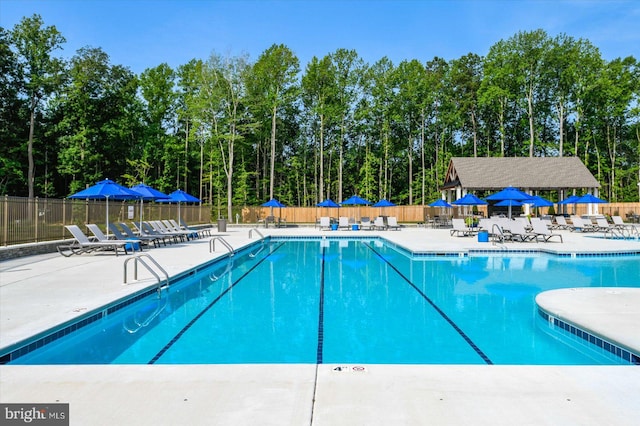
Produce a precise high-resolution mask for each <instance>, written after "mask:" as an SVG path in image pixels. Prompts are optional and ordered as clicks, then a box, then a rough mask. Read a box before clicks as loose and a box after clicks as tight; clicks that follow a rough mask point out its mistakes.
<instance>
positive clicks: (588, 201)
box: [575, 194, 607, 214]
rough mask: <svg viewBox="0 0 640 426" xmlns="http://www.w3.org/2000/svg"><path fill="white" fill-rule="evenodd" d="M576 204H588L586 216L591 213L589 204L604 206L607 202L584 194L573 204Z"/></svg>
mask: <svg viewBox="0 0 640 426" xmlns="http://www.w3.org/2000/svg"><path fill="white" fill-rule="evenodd" d="M575 203H576V204H589V206H588V211H587V213H588V214H591V213H592V209H591V204H605V203H607V201H605V200H603V199H602V198H598V197H596V196H595V195H593V194H584V195H583V196H582V197H580V198H578V199H577V200H576V202H575Z"/></svg>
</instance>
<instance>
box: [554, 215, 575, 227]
mask: <svg viewBox="0 0 640 426" xmlns="http://www.w3.org/2000/svg"><path fill="white" fill-rule="evenodd" d="M555 221H556V223H555V225H553V227H552V228H551V229H552V230H553V229H569V230H570V229H571V225H569V224H568V223H567V220H566V219H565V218H564V216H556V217H555Z"/></svg>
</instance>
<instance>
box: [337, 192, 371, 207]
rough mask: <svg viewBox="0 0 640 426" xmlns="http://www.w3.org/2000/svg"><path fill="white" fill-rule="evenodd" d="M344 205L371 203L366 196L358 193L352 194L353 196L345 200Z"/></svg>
mask: <svg viewBox="0 0 640 426" xmlns="http://www.w3.org/2000/svg"><path fill="white" fill-rule="evenodd" d="M340 204H342V205H343V206H357V205H363V206H366V205H369V204H371V203H370V202H369V201H367V200H365V199H364V198H360V197H358V196H357V195H352V196H351V197H349V198H347V199H346V200H344V201H343V202H342V203H340Z"/></svg>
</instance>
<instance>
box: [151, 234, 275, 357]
mask: <svg viewBox="0 0 640 426" xmlns="http://www.w3.org/2000/svg"><path fill="white" fill-rule="evenodd" d="M284 244H285V243H281V244H280V245H279V246H278V247H276V248H275V249H273V251H271V252H270V253H269V254H268V255H266V256H265V257H263V258H262V259H261V260H260V261H259V262H258V263H256V264H255V265H253V266H252V267H251V269H249V270H248V271H247V272H245V273H244V274H242V276H241V277H240V278H238V279H237V280H235V281H234V282H233V283H232V284H231V285H230V286H229V287H227V288H226V289H225V290H224V291H223V292H222V293H220V294H219V295H218V297H216V298H215V299H214V300H213V301H212V302H211V303H209V304H208V305H207V306H206V307H205V308H204V309H203V310H202V311H200V313H199V314H198V315H196V316H195V317H194V318H193V319H192V320H191V321H189V323H188V324H187V325H185V326H184V327H183V328H182V330H180V331H179V332H178V334H176V335H175V336H174V337H173V339H171V340H170V341H169V343H167V344H166V345H165V346H164V348H162V349H161V350H160V352H158V353H157V354H156V356H154V357H153V358H152V359H151V361H149V362H148V363H147V364H155V363H156V362H157V361H158V360H159V359H160V357H161V356H162V355H164V354H165V352H167V351H168V350H169V349H170V348H171V347H172V346H173V345H174V344H175V343H176V342H177V341H178V340H179V339H180V338H181V337H182V336H183V335H184V333H186V332H187V330H189V329H190V328H191V326H193V324H195V323H196V321H198V320H199V319H200V318H201V317H202V316H203V315H204V314H205V313H206V312H207V311H208V310H209V309H211V308H212V307H213V305H215V304H216V303H218V301H219V300H220V299H222V298H223V297H224V295H225V294H227V293H228V292H229V291H230V290H231V289H232V288H233V287H235V286H236V284H238V283H239V282H240V281H242V280H243V279H244V278H245V277H246V276H247V275H249V274H250V273H251V272H252V271H253V270H254V269H256V268H257V267H258V266H259V265H260V264H261V263H262V262H264V261H265V260H266V259H267V258H268V257H269V256H271V255H272V254H273V253H275V252H276V250H278V249H279V248H280V247H282V246H283V245H284Z"/></svg>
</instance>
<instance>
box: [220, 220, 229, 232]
mask: <svg viewBox="0 0 640 426" xmlns="http://www.w3.org/2000/svg"><path fill="white" fill-rule="evenodd" d="M218 232H227V219H218Z"/></svg>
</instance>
